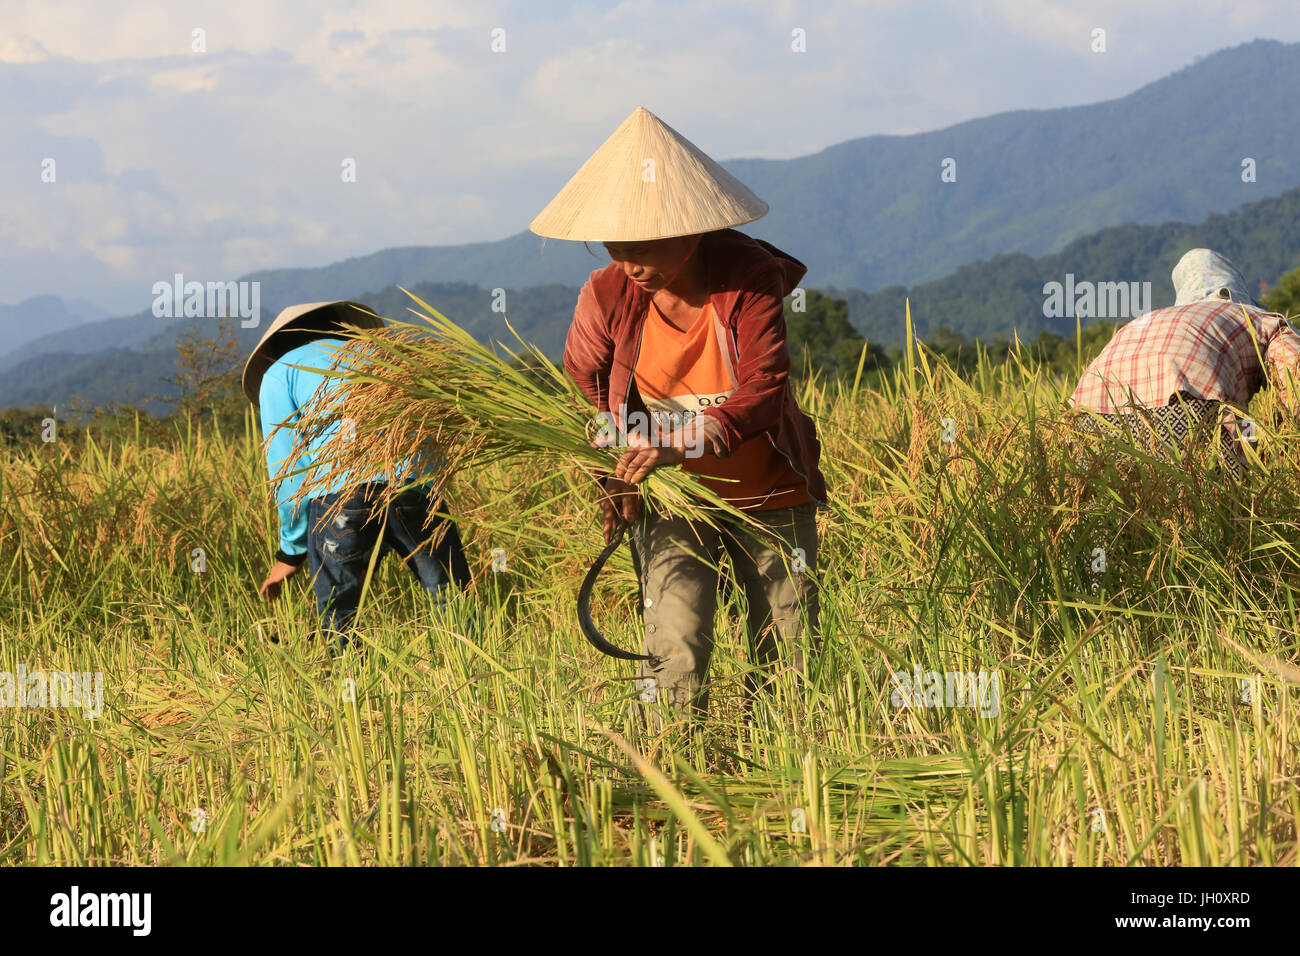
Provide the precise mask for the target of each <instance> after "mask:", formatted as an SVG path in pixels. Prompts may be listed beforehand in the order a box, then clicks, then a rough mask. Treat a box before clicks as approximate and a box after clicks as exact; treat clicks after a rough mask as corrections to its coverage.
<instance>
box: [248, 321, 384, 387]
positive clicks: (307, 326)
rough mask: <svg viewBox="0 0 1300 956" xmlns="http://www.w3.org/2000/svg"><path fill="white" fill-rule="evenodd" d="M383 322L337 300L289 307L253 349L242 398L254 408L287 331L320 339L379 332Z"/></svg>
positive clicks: (282, 349) (281, 352) (284, 350)
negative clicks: (312, 334)
mask: <svg viewBox="0 0 1300 956" xmlns="http://www.w3.org/2000/svg"><path fill="white" fill-rule="evenodd" d="M383 325H384V320H383V319H381V318H380V317H379V316H377V315H376V314H375V313H374V312H372V311H371V310H370V309H369V308H367V307H366V306H364V305H362V304H361V303H360V302H349V301H347V300H346V299H339V300H336V301H334V302H306V303H304V304H302V305H291V306H289V308H287V309H285V310H284V311H282V312H281V313H280V314H279V315H277V316H276V317H275V321H274V322H272V323H271V324H270V326H269V327H268V328H267V330H266V332H265V333H263V335H262V339H261V341H260V342H258V343H257V347H256V348H255V349H253V354H251V355H250V356H249V357H248V361H247V362H245V363H244V377H243V388H244V395H245V396H247V398H248V400H249V401H250V402H252V403H253V404H254V405H256V404H257V403H258V402H257V397H258V394H259V392H260V390H261V388H262V378H263V376H265V375H266V370H267V369H269V368H270V367H271V366H272V365H274V364H275V360H276V359H278V358H279V357H280V356H281V355H283V354H284V353H285V352H286V351H287V349H286V348H284V347H283V346H284V343H285V341H286V337H285V336H284V335H283V334H282V333H284V332H287V331H289V330H291V329H292V330H315V331H317V332H320V333H321V334H322V335H327V334H329V333H330V332H346V331H348V330H350V329H378V328H382V327H383Z"/></svg>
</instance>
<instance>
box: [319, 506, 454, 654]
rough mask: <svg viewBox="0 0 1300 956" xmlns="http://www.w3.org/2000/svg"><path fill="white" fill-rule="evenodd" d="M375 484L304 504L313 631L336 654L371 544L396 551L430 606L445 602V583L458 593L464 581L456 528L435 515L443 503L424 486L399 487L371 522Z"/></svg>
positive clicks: (342, 642)
mask: <svg viewBox="0 0 1300 956" xmlns="http://www.w3.org/2000/svg"><path fill="white" fill-rule="evenodd" d="M382 487H383V486H382V485H361V486H360V487H358V488H355V489H352V490H350V491H339V492H334V493H333V494H328V495H323V496H321V497H320V498H313V499H311V500H310V501H309V502H308V503H307V562H308V568H309V569H310V571H311V578H312V589H313V590H314V591H315V592H316V610H317V611H318V612H319V614H320V618H321V630H322V631H323V632H324V633H325V634H326V636H329V637H334V638H336V639H337V640H338V646H339V648H340V649H342V648H343V647H345V646H347V643H348V639H347V631H348V629H349V627H350V625H351V622H352V617H353V615H354V614H356V611H357V604H358V603H359V602H360V600H361V586H362V584H363V583H364V582H365V579H366V569H367V568H368V567H369V566H370V556H371V554H372V553H373V551H374V549H375V546H376V544H379V546H380V554H381V556H382V554H383V553H384V552H386V551H389V550H391V551H395V552H396V553H397V555H398V556H399V558H401V559H402V560H403V561H404V562H405V563H406V566H407V567H409V568H410V569H411V571H412V572H413V573H414V574H415V576H416V577H417V578H418V579H419V581H420V584H421V586H423V588H424V589H425V591H427V592H428V593H429V595H430V596H431V597H432V598H433V600H434V604H435V605H438V606H443V605H444V604H445V603H446V597H447V594H446V591H447V589H448V587H449V585H453V584H454V585H455V586H456V587H458V588H462V589H463V588H465V587H466V586H467V585H468V584H469V581H470V573H469V563H468V562H467V561H466V560H465V549H464V547H463V546H462V545H461V540H460V531H459V529H458V528H457V527H456V522H455V521H453V520H452V519H451V518H450V517H437V516H436V513H437V512H440V511H443V506H442V502H441V501H435V500H434V499H433V498H432V495H431V494H430V492H431V489H430V488H429V486H427V485H423V486H420V487H417V488H410V489H407V490H406V491H404V492H402V493H401V494H399V495H398V496H397V497H396V498H394V499H393V501H392V502H391V503H390V504H389V505H388V506H387V508H385V509H381V510H380V511H379V512H378V513H377V514H376V515H375V516H374V517H373V518H372V517H371V516H370V509H371V504H372V503H373V501H374V498H375V495H376V493H377V491H378V490H379V489H381V488H382ZM339 499H344V500H343V502H342V504H341V505H340V507H339V510H338V511H337V512H336V513H335V514H334V516H333V517H326V516H327V514H328V513H329V511H330V509H331V508H333V507H334V505H335V504H337V503H338V502H339ZM430 514H434V515H435V517H434V518H433V519H432V521H431V523H429V524H427V525H426V523H425V518H426V517H427V516H428V515H430ZM385 518H386V519H387V524H386V526H385ZM381 533H382V535H383V539H382V541H380V535H381ZM439 534H441V539H440V540H439V539H438V537H437V535H439ZM431 537H432V538H433V540H432V541H431V540H430V538H431ZM435 542H436V543H435Z"/></svg>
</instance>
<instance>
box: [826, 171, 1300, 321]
mask: <svg viewBox="0 0 1300 956" xmlns="http://www.w3.org/2000/svg"><path fill="white" fill-rule="evenodd" d="M1197 247H1204V248H1210V249H1216V250H1218V251H1219V252H1222V253H1223V254H1224V255H1226V256H1227V257H1228V258H1230V259H1231V260H1232V261H1233V262H1234V263H1235V264H1236V265H1237V266H1238V268H1240V269H1241V271H1242V273H1243V274H1244V275H1245V277H1246V281H1247V282H1248V283H1249V284H1250V288H1251V290H1252V291H1256V292H1257V290H1259V289H1260V286H1261V283H1268V284H1270V285H1271V284H1273V283H1275V282H1276V281H1277V280H1278V279H1279V278H1280V277H1281V276H1282V275H1283V274H1285V273H1287V272H1289V271H1291V270H1292V269H1296V268H1300V189H1292V190H1289V191H1287V192H1285V193H1283V194H1282V195H1281V196H1279V197H1277V198H1275V199H1265V200H1262V201H1261V202H1257V203H1251V204H1250V205H1248V206H1245V207H1244V208H1242V209H1240V210H1238V211H1237V212H1234V213H1229V214H1227V215H1218V214H1214V215H1211V216H1209V217H1208V218H1207V219H1206V220H1205V221H1204V222H1202V223H1199V224H1190V223H1182V222H1167V223H1163V224H1161V225H1158V226H1149V225H1148V226H1139V225H1133V224H1128V225H1123V226H1114V227H1112V228H1109V229H1103V230H1101V231H1100V232H1096V233H1093V234H1092V235H1089V236H1084V237H1082V238H1080V239H1076V240H1074V241H1073V242H1071V243H1069V244H1068V245H1067V246H1066V247H1065V248H1064V249H1062V250H1061V251H1060V252H1058V253H1054V254H1052V255H1047V256H1042V257H1040V258H1037V259H1033V258H1030V257H1029V256H1026V255H1022V254H1012V255H1002V256H995V257H994V258H992V259H988V260H985V261H981V262H973V263H970V264H969V265H965V266H962V267H961V268H960V269H958V270H957V271H956V272H954V273H953V274H952V275H949V276H946V277H945V278H943V279H937V280H934V281H932V282H925V283H921V284H920V285H916V286H913V287H912V288H911V289H906V288H904V287H903V286H893V287H891V288H888V289H881V290H880V291H879V292H874V293H866V292H862V291H861V290H857V289H852V290H847V291H843V290H838V291H837V290H830V289H828V290H826V291H830V292H831V293H832V294H834V295H839V296H841V297H843V298H845V299H847V300H848V303H849V316H850V318H851V319H852V321H853V324H854V325H856V326H857V327H858V329H859V331H861V332H862V334H863V335H865V336H867V337H868V338H869V339H871V340H873V341H876V342H881V343H889V342H898V341H901V340H902V338H903V335H904V301H905V299H907V298H909V297H910V299H911V303H912V319H913V323H914V325H915V328H916V331H917V334H918V335H921V336H925V335H928V334H929V333H930V332H932V331H934V330H935V329H937V328H940V327H946V328H949V329H952V330H953V331H956V332H961V333H963V334H964V335H966V336H967V337H968V338H980V339H984V340H986V341H989V340H992V339H994V338H997V337H998V336H1005V337H1007V338H1010V337H1011V335H1012V333H1013V332H1016V333H1018V334H1019V335H1020V337H1021V338H1022V339H1026V338H1033V337H1035V336H1036V335H1038V333H1039V332H1041V331H1044V330H1046V331H1050V332H1056V333H1058V334H1061V335H1073V334H1074V330H1075V319H1074V317H1073V316H1072V315H1063V316H1056V317H1049V316H1047V315H1045V314H1044V306H1045V305H1046V302H1045V300H1046V298H1047V296H1046V295H1045V293H1044V291H1043V288H1044V286H1045V285H1046V284H1047V283H1050V282H1056V283H1060V284H1062V285H1064V284H1066V282H1067V281H1071V282H1073V283H1075V284H1080V283H1085V282H1086V283H1092V284H1094V285H1096V284H1099V283H1125V284H1128V283H1133V282H1138V283H1142V282H1150V283H1151V286H1150V293H1151V294H1150V303H1149V307H1150V308H1156V309H1158V308H1161V307H1162V306H1166V305H1173V303H1174V288H1173V280H1172V279H1171V278H1170V273H1171V272H1172V271H1173V268H1174V264H1175V263H1177V262H1178V259H1179V258H1180V257H1181V256H1182V254H1183V253H1184V252H1186V251H1187V250H1188V249H1195V248H1197ZM1068 276H1071V277H1073V278H1072V279H1070V280H1067V277H1068ZM1257 297H1258V292H1257ZM1100 317H1106V316H1103V315H1098V314H1097V312H1094V313H1093V316H1092V318H1093V319H1095V318H1100ZM1128 317H1129V318H1131V317H1133V316H1132V315H1130V316H1128ZM1110 318H1112V319H1114V318H1115V317H1113V316H1112V317H1110ZM1124 320H1125V317H1124V316H1120V317H1118V321H1120V322H1122V321H1124ZM1090 321H1091V320H1090V319H1089V318H1084V319H1083V320H1082V323H1081V324H1082V325H1084V326H1087V325H1088V324H1089V323H1090Z"/></svg>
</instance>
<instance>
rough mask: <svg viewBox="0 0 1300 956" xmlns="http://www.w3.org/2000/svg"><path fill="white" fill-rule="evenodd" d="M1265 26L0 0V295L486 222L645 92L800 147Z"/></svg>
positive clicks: (1100, 9) (1193, 13) (1256, 18)
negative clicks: (350, 163)
mask: <svg viewBox="0 0 1300 956" xmlns="http://www.w3.org/2000/svg"><path fill="white" fill-rule="evenodd" d="M110 11H111V12H110ZM1096 28H1102V29H1104V30H1105V31H1106V47H1107V48H1106V52H1105V53H1102V54H1098V53H1094V52H1093V51H1092V49H1091V45H1092V35H1093V34H1092V31H1093V30H1094V29H1096ZM796 29H797V30H802V31H804V35H805V36H806V52H801V53H798V52H795V51H794V50H792V48H791V47H792V34H793V31H795V30H796ZM195 30H202V31H203V41H204V42H203V46H204V49H203V50H202V51H195V50H194V49H193V46H194V36H195V34H194V31H195ZM494 30H501V31H504V34H497V36H498V37H500V36H502V35H503V36H504V41H505V49H504V51H502V52H493V50H492V48H491V45H492V41H493V31H494ZM1257 37H1267V38H1271V39H1279V40H1283V41H1287V42H1296V41H1297V40H1300V16H1297V15H1296V7H1295V4H1294V2H1293V0H1276V2H1263V0H1233V2H1220V0H1213V2H1211V0H1180V2H1172V0H1169V2H1166V0H1144V2H1142V3H1141V4H1134V3H1132V2H1131V0H1113V2H1112V0H1107V2H1087V0H1059V2H1058V0H984V2H965V3H946V2H927V0H858V2H852V3H850V2H839V0H823V2H816V3H795V2H777V0H773V2H764V0H755V2H738V0H690V2H686V3H675V2H669V3H656V2H649V0H638V2H626V3H595V2H587V3H562V2H555V3H553V2H546V3H538V2H534V3H492V2H481V0H473V2H459V0H424V2H397V0H393V2H374V3H369V2H334V3H303V2H293V3H290V2H281V0H221V2H215V3H207V2H201V3H174V4H161V3H156V2H151V3H144V2H136V0H114V2H113V3H112V4H104V3H102V2H100V0H0V122H2V123H3V125H4V129H5V135H4V137H3V141H0V303H13V302H16V301H19V300H21V299H24V298H26V297H28V296H31V295H35V294H39V293H46V292H53V293H56V294H62V295H65V296H75V297H81V298H85V299H89V300H91V301H94V302H97V303H99V304H101V305H102V306H104V307H105V308H107V309H110V310H112V311H113V312H114V313H122V312H133V311H138V310H139V309H143V308H148V306H149V303H150V302H151V301H152V296H151V295H150V289H151V287H152V285H153V283H154V282H156V281H159V280H165V281H170V279H171V277H172V275H173V274H174V273H177V272H181V273H184V274H186V275H187V276H189V277H193V278H197V279H200V280H214V279H222V280H224V279H233V278H236V277H238V276H239V275H242V274H244V273H247V272H250V271H253V270H255V269H261V268H274V267H285V266H314V265H323V264H326V263H329V262H334V261H337V260H339V259H344V258H347V257H350V256H356V255H365V254H368V253H371V252H374V251H376V250H378V249H381V248H386V247H392V246H405V245H439V244H445V243H459V242H473V241H483V240H491V239H498V238H502V237H504V236H507V235H511V234H513V233H516V232H519V231H521V230H523V229H525V228H527V225H528V222H529V220H530V219H531V218H532V216H533V215H535V214H536V213H537V212H538V211H539V210H540V209H541V207H542V206H543V205H545V203H546V202H547V201H548V200H549V199H550V198H551V196H552V195H554V193H555V192H556V191H557V190H558V189H559V188H560V187H561V186H562V185H563V184H564V182H565V181H566V180H567V178H568V177H569V175H571V174H572V173H573V172H574V171H576V169H577V168H578V166H579V165H580V164H581V163H582V161H583V160H584V159H586V157H587V156H588V155H589V154H590V153H591V152H592V151H593V150H594V149H595V148H596V147H597V146H599V145H600V143H601V142H602V141H603V140H604V138H605V137H606V136H608V135H609V133H611V132H613V130H614V129H615V127H617V126H618V124H619V123H620V122H621V121H622V120H623V119H624V118H625V117H626V116H627V115H628V114H629V113H630V112H631V111H632V110H633V109H634V108H635V107H637V106H645V107H647V108H648V109H650V110H651V111H653V112H655V113H656V114H658V115H659V116H660V117H661V118H662V119H663V120H664V121H665V122H667V123H668V124H669V125H671V126H673V127H674V128H676V129H677V130H679V131H680V132H681V133H683V134H684V135H686V136H687V137H688V138H690V139H691V140H692V141H693V142H695V143H696V144H697V145H698V146H699V147H700V148H702V149H703V150H705V151H706V152H707V153H709V154H710V155H712V156H714V157H715V158H717V159H722V160H726V159H731V158H736V157H741V156H764V157H789V156H798V155H805V154H808V153H813V152H817V151H818V150H821V149H823V148H825V147H827V146H830V145H833V144H835V143H839V142H843V141H844V140H847V139H853V138H856V137H860V136H868V135H873V134H881V133H883V134H904V133H909V132H916V131H921V130H929V129H936V128H940V127H944V126H948V125H951V124H953V123H957V122H962V121H964V120H968V119H974V118H976V117H980V116H986V115H989V114H991V113H997V112H1002V111H1005V110H1010V109H1020V108H1046V107H1054V106H1067V105H1076V104H1081V103H1090V102H1095V101H1098V100H1104V99H1111V98H1114V97H1117V96H1122V95H1124V94H1126V93H1129V92H1132V91H1133V90H1135V89H1137V88H1138V87H1140V86H1142V85H1143V84H1145V83H1148V82H1151V81H1153V80H1156V79H1159V78H1160V77H1162V76H1166V75H1168V74H1169V73H1171V72H1173V71H1175V70H1178V69H1180V68H1182V67H1184V66H1187V65H1188V64H1190V63H1191V62H1193V60H1194V59H1195V58H1197V57H1199V56H1204V55H1206V54H1209V53H1212V52H1214V51H1215V50H1219V49H1222V48H1224V47H1228V46H1233V45H1236V44H1239V43H1244V42H1247V41H1249V40H1252V39H1255V38H1257ZM47 159H53V160H54V161H55V166H54V169H55V174H56V181H55V182H53V183H45V182H42V179H41V175H42V168H43V166H42V163H43V162H44V161H45V160H47ZM349 159H350V160H354V161H355V167H356V181H355V182H344V181H343V178H342V176H341V172H342V167H343V163H344V162H345V161H346V160H349ZM863 175H870V170H864V171H863Z"/></svg>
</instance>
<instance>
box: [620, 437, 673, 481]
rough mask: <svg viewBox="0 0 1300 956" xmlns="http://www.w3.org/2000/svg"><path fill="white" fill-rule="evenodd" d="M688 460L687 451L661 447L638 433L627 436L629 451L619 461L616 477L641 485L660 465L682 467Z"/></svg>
mask: <svg viewBox="0 0 1300 956" xmlns="http://www.w3.org/2000/svg"><path fill="white" fill-rule="evenodd" d="M685 460H686V451H685V449H684V448H683V447H682V446H680V445H678V446H668V447H662V448H661V447H659V446H658V445H652V444H650V442H649V440H648V439H647V438H646V437H645V436H644V435H640V434H637V433H636V432H629V433H628V436H627V451H625V452H623V455H622V457H621V458H619V460H618V467H617V468H616V469H615V470H614V477H615V478H618V479H619V480H620V481H626V482H627V483H628V484H629V485H636V484H640V483H641V482H642V481H644V480H645V479H646V478H647V477H648V476H649V475H650V472H652V471H654V470H655V469H656V468H658V467H659V466H660V465H680V464H681V463H682V462H683V461H685Z"/></svg>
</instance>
